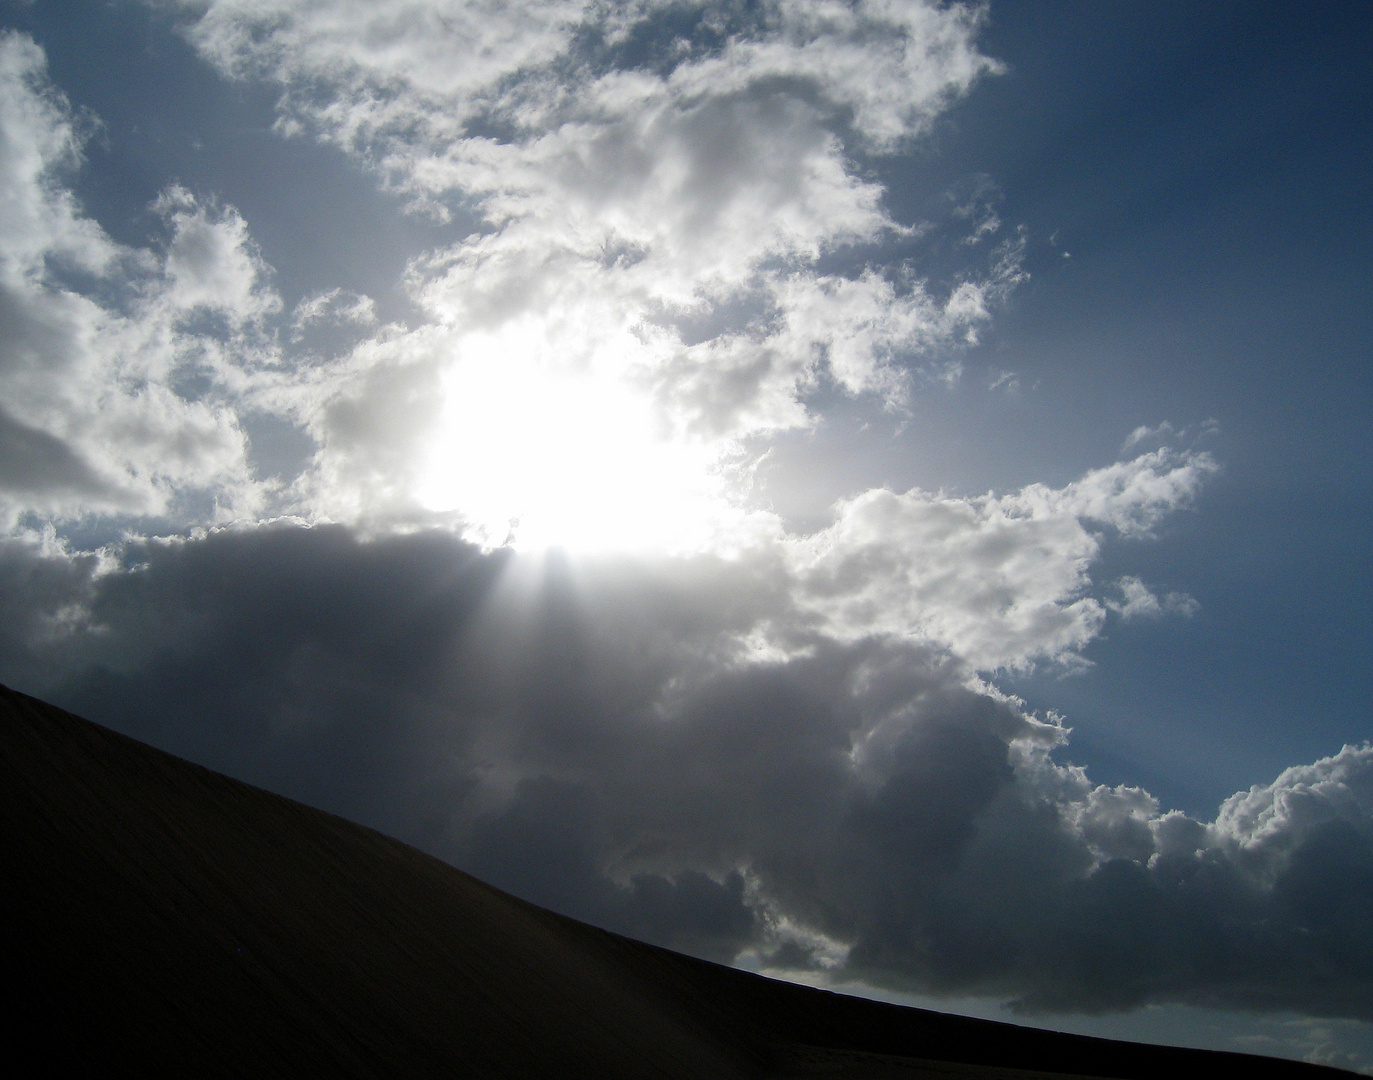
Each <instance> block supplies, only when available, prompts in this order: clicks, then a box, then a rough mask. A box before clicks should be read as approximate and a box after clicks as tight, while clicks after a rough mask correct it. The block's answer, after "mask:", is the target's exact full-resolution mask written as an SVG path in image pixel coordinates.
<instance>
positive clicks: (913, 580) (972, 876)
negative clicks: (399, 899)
mask: <svg viewBox="0 0 1373 1080" xmlns="http://www.w3.org/2000/svg"><path fill="white" fill-rule="evenodd" d="M0 12H3V18H4V22H5V24H6V25H7V26H8V27H9V31H8V36H7V37H6V38H5V43H4V51H3V73H2V74H3V77H4V88H3V98H2V99H0V109H3V116H2V117H0V120H3V123H4V129H3V130H4V139H5V143H4V147H5V149H4V152H3V157H4V159H5V160H6V161H7V162H8V165H7V166H6V168H7V170H8V171H7V175H6V178H5V182H6V183H7V184H8V185H9V190H10V192H11V198H10V200H9V202H10V206H11V209H10V211H8V218H7V220H6V221H4V222H2V223H0V227H3V229H4V230H5V237H6V241H5V245H6V251H7V254H6V256H5V259H6V264H5V266H4V268H3V269H4V274H5V277H4V282H3V287H4V290H5V291H4V303H5V319H6V327H7V329H5V331H4V338H5V340H6V342H7V343H6V344H5V345H4V346H3V348H4V355H3V357H2V358H0V360H2V362H3V368H0V408H3V410H4V411H3V414H0V422H2V424H3V426H0V445H3V446H4V448H5V454H4V457H5V458H6V459H7V460H8V465H7V466H6V467H5V468H4V470H3V472H0V525H3V527H4V529H5V540H4V544H5V548H4V558H3V574H4V580H5V581H6V582H7V584H6V586H5V588H4V597H5V599H4V601H3V602H4V604H5V606H6V610H7V613H8V617H7V620H6V621H7V623H8V627H9V628H8V629H7V630H6V631H4V633H3V634H0V678H3V679H4V680H5V681H6V682H8V683H10V684H11V685H14V686H16V687H18V688H20V689H23V690H27V691H29V692H32V693H38V694H42V695H44V696H47V697H49V698H51V699H53V700H56V701H58V702H59V703H61V704H64V705H67V706H69V707H72V708H76V709H78V710H79V711H82V712H83V713H84V714H85V715H88V716H91V717H92V718H93V719H96V720H100V721H102V722H106V723H109V724H111V725H113V726H115V727H118V728H120V729H122V730H126V731H129V732H130V733H132V734H135V735H138V736H140V737H143V738H147V739H149V740H150V741H153V742H155V743H157V744H158V745H162V746H165V747H167V748H168V749H172V750H174V751H176V752H178V753H183V754H185V755H187V756H190V757H192V758H194V759H195V760H199V761H202V762H204V763H206V764H209V765H212V766H214V767H217V768H221V769H224V770H226V771H228V772H231V773H232V774H234V775H237V776H241V777H243V778H245V779H249V780H251V781H253V782H256V783H260V784H263V785H265V786H268V787H271V788H273V789H275V790H279V791H282V792H284V793H286V794H289V795H292V796H294V797H297V798H302V799H304V800H305V801H307V802H312V803H314V804H316V805H321V806H325V807H326V808H328V809H331V810H335V811H337V812H340V813H344V814H346V815H348V816H350V817H354V818H356V819H358V820H362V821H365V822H366V823H368V824H372V825H375V826H377V827H379V828H383V829H385V830H386V831H389V832H391V833H393V834H395V835H398V836H400V837H401V838H403V839H405V840H407V841H409V842H412V843H416V844H418V845H419V846H421V847H424V848H426V849H427V850H430V851H433V852H435V853H436V854H439V855H441V856H442V857H445V858H448V859H450V860H451V861H453V862H455V863H456V864H458V865H460V866H463V867H464V868H468V869H471V870H473V872H476V873H478V874H480V875H482V876H484V877H486V878H488V879H489V880H492V881H493V882H494V883H496V884H499V885H502V886H503V887H506V888H510V889H512V890H513V891H516V892H519V893H521V894H522V895H526V896H528V897H530V898H531V899H534V900H536V901H537V902H540V903H546V904H550V905H552V906H555V907H558V908H559V909H561V910H564V911H567V912H568V913H570V914H573V915H576V916H578V917H582V918H587V919H590V920H592V921H596V922H599V923H601V924H602V925H606V926H609V927H611V928H613V929H617V930H621V931H624V932H629V933H633V934H636V935H638V936H642V937H646V938H649V939H651V940H655V941H660V942H662V943H664V944H668V945H672V946H674V947H678V948H685V949H688V950H690V951H694V952H697V953H699V954H702V955H709V956H712V957H714V958H717V959H723V960H727V961H732V962H737V963H741V964H746V965H748V966H752V967H755V968H759V969H763V970H768V971H771V972H774V973H778V974H783V975H786V976H787V977H797V978H807V979H812V980H819V981H828V982H830V983H832V984H834V985H842V986H847V987H849V988H858V989H862V990H864V991H865V992H882V993H895V992H900V993H908V994H915V995H917V997H918V998H919V1000H922V1001H926V1000H930V1001H937V1002H943V1003H944V1004H945V1006H946V1007H957V1008H964V1009H970V1010H973V1009H976V1010H981V1011H983V1012H988V1011H991V1012H996V1011H997V1010H1004V1009H1005V1008H1007V1007H1009V1006H1008V1005H1007V1004H1006V1003H1016V1004H1015V1005H1014V1008H1015V1009H1017V1010H1019V1011H1018V1012H1016V1013H1015V1015H1017V1016H1022V1017H1031V1018H1034V1019H1036V1021H1037V1022H1045V1023H1053V1024H1057V1025H1059V1026H1070V1025H1073V1024H1077V1025H1079V1026H1082V1025H1084V1024H1097V1025H1098V1027H1095V1028H1092V1030H1100V1031H1104V1032H1107V1033H1110V1034H1116V1035H1121V1036H1125V1037H1132V1036H1134V1037H1148V1038H1162V1039H1174V1040H1182V1041H1187V1040H1190V1041H1193V1042H1199V1043H1205V1044H1207V1045H1225V1046H1232V1045H1233V1046H1237V1047H1245V1046H1247V1047H1251V1048H1258V1049H1266V1050H1267V1051H1268V1052H1273V1053H1285V1054H1291V1055H1295V1056H1302V1055H1310V1054H1314V1055H1316V1056H1323V1057H1324V1058H1326V1059H1328V1060H1332V1061H1343V1062H1345V1063H1348V1064H1355V1065H1359V1066H1363V1067H1367V1066H1368V1065H1369V1064H1370V1063H1371V1062H1373V1057H1370V1056H1369V1053H1370V1052H1369V1048H1368V1042H1369V1034H1368V1031H1369V1029H1368V1021H1369V1020H1370V1019H1371V1018H1370V1016H1369V1015H1368V1013H1367V1001H1368V994H1367V987H1368V981H1369V979H1370V977H1373V959H1370V957H1373V953H1370V951H1369V949H1370V945H1369V942H1370V940H1371V939H1370V936H1369V935H1370V933H1371V932H1373V929H1371V928H1370V924H1369V922H1368V920H1367V917H1366V915H1364V914H1361V913H1362V912H1366V911H1367V910H1369V907H1368V903H1367V901H1368V900H1369V898H1370V895H1369V892H1368V890H1369V888H1370V887H1371V886H1370V883H1371V882H1373V877H1370V872H1369V870H1368V867H1369V866H1370V865H1373V862H1370V859H1373V854H1371V853H1373V753H1370V752H1369V751H1367V750H1361V749H1359V747H1360V745H1361V744H1363V743H1364V742H1365V740H1367V739H1369V738H1370V737H1373V727H1371V726H1370V721H1369V719H1368V717H1367V709H1366V706H1365V704H1364V703H1365V701H1366V700H1367V697H1368V693H1369V690H1370V686H1369V677H1368V664H1367V662H1366V656H1367V651H1368V643H1369V629H1370V628H1369V616H1368V611H1369V609H1370V604H1369V600H1370V596H1369V593H1370V572H1369V566H1370V565H1371V564H1373V563H1371V561H1370V558H1369V555H1370V550H1369V547H1370V542H1369V539H1368V529H1367V524H1368V516H1369V511H1368V507H1369V505H1370V501H1369V495H1370V480H1371V479H1373V476H1371V475H1370V465H1369V461H1370V454H1369V441H1370V436H1369V431H1368V424H1367V420H1366V416H1367V414H1368V407H1369V404H1370V390H1371V387H1370V376H1369V364H1368V342H1369V340H1370V331H1371V330H1373V326H1370V322H1373V316H1370V314H1369V305H1368V304H1367V302H1366V299H1365V293H1366V290H1367V287H1368V280H1369V257H1368V251H1369V242H1370V239H1373V237H1370V232H1371V231H1373V230H1371V229H1370V215H1369V213H1368V209H1367V207H1368V196H1369V194H1370V192H1369V185H1370V179H1369V177H1370V175H1373V171H1370V168H1369V164H1370V162H1369V155H1370V149H1369V147H1370V145H1371V142H1370V134H1373V132H1370V126H1371V125H1370V106H1369V104H1368V103H1369V101H1370V100H1373V86H1370V82H1371V81H1373V80H1370V64H1369V62H1368V59H1367V56H1366V51H1367V50H1366V42H1367V41H1368V39H1369V30H1370V27H1369V21H1370V16H1369V14H1368V12H1367V11H1366V10H1364V9H1363V8H1362V7H1361V6H1359V5H1352V4H1351V5H1328V6H1325V7H1322V8H1320V9H1317V10H1311V9H1308V8H1306V7H1298V6H1297V5H1257V4H1205V5H1202V4H1176V5H1169V6H1167V7H1165V8H1162V9H1156V10H1147V9H1144V8H1141V7H1139V6H1138V5H1087V4H1083V5H1066V6H1065V5H1061V4H1055V5H1047V4H1037V3H1023V2H1005V3H1001V4H996V3H993V4H991V5H990V6H988V7H986V8H979V9H970V8H951V7H947V6H930V5H922V4H919V3H910V4H890V5H884V4H877V3H865V4H833V5H825V4H817V3H800V2H798V3H775V4H742V5H723V6H712V5H689V4H688V5H682V4H644V5H639V6H621V5H603V6H600V7H584V6H583V5H581V4H577V3H566V4H557V5H554V4H531V5H521V4H487V5H468V4H462V3H458V2H456V0H454V2H445V3H396V4H390V5H383V6H381V7H379V8H376V9H375V10H373V9H370V8H366V7H365V6H363V5H356V4H353V3H349V2H347V0H330V2H328V3H319V4H313V5H310V4H304V3H297V2H292V0H281V2H280V3H277V4H265V5H263V4H259V5H249V4H246V3H239V2H237V0H216V2H213V3H189V2H188V3H184V4H182V3H172V2H166V3H148V4H140V3H133V2H127V3H113V4H96V3H89V4H86V3H80V4H71V3H64V4H56V3H44V2H42V0H38V2H35V3H31V4H19V3H11V4H8V5H6V6H5V7H3V8H2V9H0ZM1346 745H1348V746H1349V747H1350V749H1348V750H1345V749H1343V748H1344V747H1346ZM674 762H675V763H676V764H675V767H673V765H672V763H674ZM1284 770H1294V771H1291V772H1284ZM1251 788H1252V789H1253V790H1252V791H1251V790H1250V789H1251ZM1237 792H1247V793H1248V794H1247V795H1246V796H1244V797H1241V796H1238V795H1236V793H1237ZM1226 800H1230V801H1229V802H1226ZM1222 804H1224V808H1222ZM802 838H804V840H803V839H802ZM998 867H999V868H1000V869H997V868H998ZM1198 875H1200V876H1198ZM1208 875H1209V876H1208ZM1202 881H1205V882H1207V883H1208V884H1206V886H1205V888H1203V887H1202V885H1201V884H1200V882H1202ZM1198 890H1201V891H1200V892H1198ZM1208 890H1209V891H1208ZM1189 897H1190V899H1188V898H1189ZM1198 897H1201V898H1200V899H1198ZM1113 904H1118V905H1121V906H1120V907H1119V908H1118V909H1116V908H1113V907H1112V905H1113ZM1150 904H1153V905H1154V906H1153V907H1150V906H1149V905H1150ZM1246 905H1248V906H1246ZM1149 912H1152V914H1150V913H1149ZM1237 912H1243V913H1247V914H1244V915H1239V914H1236V913H1237ZM1246 919H1248V920H1249V923H1247V924H1246V923H1245V920H1246ZM1227 920H1229V921H1227ZM1234 920H1238V921H1237V922H1236V921H1234ZM1260 924H1261V925H1264V926H1269V927H1272V928H1275V929H1272V931H1271V933H1272V934H1273V935H1276V936H1275V937H1272V938H1266V937H1263V936H1262V935H1255V934H1253V933H1251V932H1250V930H1245V929H1244V928H1243V927H1244V926H1245V925H1250V926H1251V927H1252V926H1254V925H1260ZM1104 927H1115V928H1124V929H1123V930H1120V933H1122V934H1123V935H1124V936H1123V938H1122V939H1121V940H1116V939H1115V938H1111V937H1110V935H1109V934H1106V937H1105V938H1103V936H1102V935H1103V934H1104V933H1105V931H1104V929H1103V928H1104ZM1284 935H1287V936H1286V937H1284ZM1312 935H1314V937H1313V936H1312ZM1217 937H1221V938H1224V939H1225V940H1227V941H1229V942H1230V943H1231V944H1230V948H1232V950H1233V952H1234V955H1236V956H1239V957H1241V958H1242V959H1241V960H1239V961H1236V962H1235V965H1234V966H1232V967H1230V968H1226V967H1225V966H1224V965H1218V964H1217V963H1216V962H1215V961H1214V958H1211V959H1208V958H1207V956H1206V955H1204V953H1205V949H1204V947H1203V944H1202V943H1203V942H1204V941H1205V940H1207V939H1208V938H1213V939H1214V938H1217ZM1107 938H1110V940H1106V939H1107ZM1313 940H1314V941H1318V942H1319V944H1318V945H1317V946H1312V945H1311V944H1310V942H1311V941H1313ZM979 942H981V943H982V945H978V943H979ZM1274 942H1277V944H1274ZM1197 950H1201V952H1198V951H1197ZM1265 956H1266V957H1267V958H1266V959H1265ZM1274 957H1276V958H1277V959H1274ZM1331 957H1338V958H1339V960H1338V963H1336V965H1335V967H1336V971H1335V974H1330V969H1329V968H1328V966H1327V967H1322V966H1321V965H1322V964H1326V965H1328V964H1329V963H1330V962H1331V961H1330V958H1331ZM1103 965H1105V966H1106V967H1107V968H1110V969H1111V970H1112V972H1113V976H1112V978H1111V979H1106V980H1104V981H1103V978H1102V975H1101V972H1102V971H1103V970H1105V968H1103ZM1318 971H1324V972H1325V974H1323V975H1320V976H1318V975H1317V974H1316V973H1317V972H1318ZM1189 972H1190V974H1188V973H1189ZM1088 1014H1103V1015H1104V1016H1106V1017H1107V1019H1102V1020H1092V1021H1087V1020H1084V1019H1083V1017H1084V1015H1088ZM998 1015H1000V1013H998ZM1102 1024H1108V1025H1114V1026H1109V1027H1107V1028H1103V1027H1100V1026H1099V1025H1102ZM1237 1040H1238V1041H1237ZM1244 1040H1249V1041H1248V1042H1246V1041H1244ZM1341 1055H1351V1056H1341Z"/></svg>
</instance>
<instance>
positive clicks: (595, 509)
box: [416, 335, 747, 554]
mask: <svg viewBox="0 0 1373 1080" xmlns="http://www.w3.org/2000/svg"><path fill="white" fill-rule="evenodd" d="M482 346H484V347H482ZM531 352H532V350H528V349H521V348H520V347H518V343H515V342H512V341H511V340H509V336H508V335H501V336H498V337H497V336H493V337H492V338H489V339H487V340H486V341H477V342H474V341H472V340H471V339H469V341H468V347H467V348H466V349H465V350H464V356H463V358H462V360H461V362H459V363H456V364H454V365H453V367H452V368H451V369H450V370H449V371H448V373H447V375H446V376H445V378H444V380H443V406H442V410H441V418H440V421H439V424H438V428H437V433H436V435H435V437H434V438H433V439H432V441H431V443H430V445H429V447H428V449H427V452H426V454H425V460H424V461H423V463H422V467H421V469H420V474H419V483H418V485H417V490H416V494H417V496H418V497H419V499H420V501H421V502H422V503H423V504H424V505H425V506H426V507H428V508H429V509H432V510H443V511H456V512H458V514H460V515H461V517H462V519H463V520H464V522H465V523H466V529H465V535H467V537H468V538H469V539H471V540H474V541H476V542H477V543H480V544H482V545H483V546H486V547H497V546H510V547H514V548H516V549H518V550H521V551H535V550H546V549H551V548H561V549H563V550H566V551H570V552H583V553H588V552H589V553H607V552H632V553H655V552H659V553H668V554H683V553H691V552H698V551H702V550H707V549H709V548H711V547H712V546H713V545H715V544H717V542H718V541H719V539H720V537H721V536H722V535H723V534H725V533H728V532H730V531H732V530H734V529H736V528H737V527H738V526H739V525H740V524H741V522H742V520H743V519H744V518H745V517H747V515H746V514H745V513H744V512H743V511H741V510H740V509H739V508H738V507H737V505H736V502H735V500H732V499H731V498H730V496H729V490H728V489H729V483H728V477H727V475H726V471H727V470H725V469H724V468H723V467H722V460H721V459H722V453H723V451H722V447H721V445H720V444H718V443H711V442H708V441H704V440H692V439H689V438H683V437H674V436H673V434H672V433H671V432H668V431H666V430H665V425H664V424H663V422H662V418H661V417H660V416H657V415H655V411H654V408H653V402H652V399H651V396H650V395H649V393H648V392H646V391H645V390H644V389H643V388H641V387H637V386H635V385H634V384H633V383H632V382H631V381H629V380H627V379H625V378H624V377H623V376H621V375H620V373H619V372H616V371H610V372H606V371H597V370H595V369H594V368H588V367H582V368H563V369H558V368H555V367H552V366H550V365H548V364H544V363H539V362H537V361H536V360H534V359H531Z"/></svg>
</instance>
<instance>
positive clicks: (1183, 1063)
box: [0, 687, 1345, 1080]
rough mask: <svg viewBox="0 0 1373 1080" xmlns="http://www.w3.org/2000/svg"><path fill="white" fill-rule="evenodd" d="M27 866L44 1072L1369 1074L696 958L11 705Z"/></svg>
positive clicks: (2, 825)
mask: <svg viewBox="0 0 1373 1080" xmlns="http://www.w3.org/2000/svg"><path fill="white" fill-rule="evenodd" d="M0 859H2V860H3V863H0V865H3V899H2V901H0V902H2V904H3V908H2V909H0V927H3V931H2V932H3V950H4V954H3V961H4V965H5V966H4V971H5V973H6V976H7V981H8V983H9V985H10V988H11V995H10V996H11V1003H10V1005H9V1006H7V1007H6V1017H5V1018H6V1025H7V1027H8V1037H7V1039H6V1044H7V1045H6V1050H7V1056H8V1057H9V1059H10V1060H11V1061H21V1060H24V1059H25V1058H26V1057H28V1056H29V1055H30V1054H32V1055H34V1056H33V1060H34V1061H35V1062H36V1063H38V1064H36V1066H35V1067H34V1068H33V1069H32V1070H30V1071H29V1073H28V1074H29V1075H33V1074H35V1073H49V1074H52V1075H82V1074H85V1075H92V1076H110V1075H131V1076H132V1075H137V1076H157V1075H163V1076H185V1077H202V1076H244V1077H264V1076H283V1077H309V1076H358V1077H369V1076H376V1077H407V1078H409V1077H416V1078H418V1077H431V1076H432V1077H437V1076H444V1077H480V1078H484V1077H510V1078H530V1080H534V1078H538V1080H547V1078H552V1077H582V1076H586V1077H598V1078H606V1080H613V1078H635V1080H639V1078H652V1077H662V1078H669V1077H680V1078H682V1080H688V1078H690V1080H705V1078H713V1077H721V1078H724V1077H755V1078H763V1077H779V1078H780V1077H797V1078H801V1077H833V1078H836V1080H860V1078H872V1080H878V1078H883V1080H886V1078H898V1077H899V1078H905V1080H916V1078H921V1077H940V1078H944V1080H956V1078H959V1077H985V1078H993V1077H997V1078H1005V1080H1010V1078H1013V1077H1030V1076H1046V1075H1050V1074H1053V1075H1063V1074H1068V1075H1074V1076H1103V1077H1141V1078H1142V1077H1151V1078H1152V1077H1159V1076H1170V1075H1174V1074H1176V1075H1178V1076H1183V1075H1192V1074H1194V1073H1195V1074H1199V1075H1202V1076H1206V1077H1210V1078H1214V1077H1230V1076H1234V1077H1241V1076H1242V1077H1246V1078H1254V1080H1262V1078H1269V1077H1273V1078H1277V1077H1294V1078H1295V1077H1302V1076H1308V1077H1312V1078H1314V1077H1317V1076H1337V1075H1345V1074H1340V1073H1337V1072H1335V1071H1334V1070H1328V1069H1320V1068H1317V1067H1315V1066H1307V1065H1301V1064H1297V1063H1293V1062H1286V1061H1278V1060H1273V1059H1267V1058H1256V1057H1248V1056H1244V1055H1234V1054H1216V1053H1208V1052H1203V1051H1195V1050H1177V1049H1170V1048H1162V1047H1150V1046H1139V1045H1132V1044H1126V1043H1116V1042H1108V1041H1104V1040H1097V1039H1086V1038H1082V1037H1078V1036H1070V1035H1062V1034H1057V1033H1053V1032H1045V1031H1038V1030H1034V1029H1025V1028H1018V1027H1014V1026H1010V1025H1005V1024H994V1023H990V1022H987V1021H981V1020H972V1019H967V1018H963V1017H953V1016H944V1015H941V1014H938V1013H932V1012H926V1011H922V1010H917V1009H904V1008H900V1007H897V1006H893V1005H885V1004H881V1003H878V1002H872V1001H867V1000H864V999H860V998H852V997H845V996H841V995H837V994H831V993H827V992H824V991H821V990H814V989H809V988H805V987H800V986H793V985H791V984H787V983H780V982H776V981H773V980H768V979H764V978H760V977H758V976H754V975H749V974H746V973H743V972H739V971H734V970H732V969H729V968H724V967H720V966H718V965H715V964H709V963H706V962H704V961H700V960H693V959H691V958H689V957H684V956H679V955H677V954H675V953H670V952H667V951H664V950H662V949H657V948H653V947H651V946H648V945H643V944H640V943H638V942H634V941H630V940H627V939H625V938H621V937H617V936H616V935H614V934H609V933H605V932H603V931H600V930H596V929H594V928H592V927H589V926H585V925H583V924H581V923H577V922H574V921H572V920H570V919H566V918H563V917H561V916H558V915H555V914H553V913H551V912H548V911H544V910H542V909H540V908H537V907H534V906H532V905H530V904H527V903H524V902H522V901H520V900H517V899H515V898H513V897H511V896H507V895H506V894H504V893H501V892H499V891H497V890H496V889H492V888H490V887H488V886H486V885H483V884H482V883H481V882H479V881H477V880H475V879H473V878H471V877H469V876H468V875H466V874H463V873H461V872H460V871H458V870H455V869H453V868H452V867H450V866H447V865H446V864H444V863H442V862H439V861H438V860H436V859H433V858H430V857H429V856H427V855H424V854H422V853H420V852H418V851H415V850H414V849H412V848H409V847H407V846H405V845H404V844H401V843H399V842H398V841H396V840H392V839H389V838H388V837H385V836H382V835H380V834H379V833H376V832H373V831H371V830H370V829H365V828H363V827H361V826H359V825H354V824H352V823H350V822H347V821H344V820H342V819H340V818H337V817H334V816H332V815H330V814H326V813H322V812H320V811H318V810H312V809H310V808H309V807H306V806H302V805H300V804H299V803H295V802H292V801H290V800H289V799H284V798H281V797H279V796H276V795H272V794H269V793H267V792H264V791H260V790H258V789H256V788H253V787H250V786H248V785H246V784H242V783H239V782H237V781H235V780H230V779H229V778H227V777H225V776H221V775H219V774H218V773H214V772H211V771H209V770H208V769H203V768H200V767H199V766H196V765H191V764H189V763H187V762H185V761H181V760H179V759H178V758H174V757H171V756H170V755H168V754H164V753H162V752H161V751H158V750H154V749H152V748H151V747H149V746H145V745H143V744H142V743H139V742H136V741H134V740H132V739H128V738H125V737H123V736H121V735H117V734H115V733H114V732H111V731H108V730H106V729H104V728H101V727H99V726H97V725H95V724H92V723H89V722H88V721H85V720H81V719H79V718H77V717H75V716H72V715H71V714H69V713H65V712H63V711H62V710H60V709H57V708H54V707H53V706H50V705H46V704H44V703H43V702H40V701H37V700H35V699H33V698H30V697H26V696H24V695H22V694H18V693H15V692H14V691H11V690H7V689H4V688H3V687H0Z"/></svg>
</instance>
